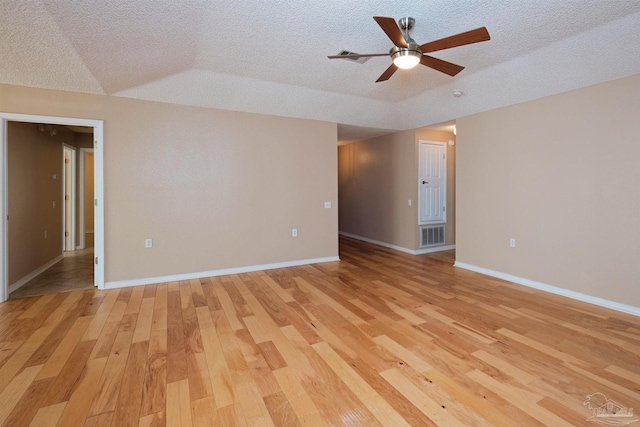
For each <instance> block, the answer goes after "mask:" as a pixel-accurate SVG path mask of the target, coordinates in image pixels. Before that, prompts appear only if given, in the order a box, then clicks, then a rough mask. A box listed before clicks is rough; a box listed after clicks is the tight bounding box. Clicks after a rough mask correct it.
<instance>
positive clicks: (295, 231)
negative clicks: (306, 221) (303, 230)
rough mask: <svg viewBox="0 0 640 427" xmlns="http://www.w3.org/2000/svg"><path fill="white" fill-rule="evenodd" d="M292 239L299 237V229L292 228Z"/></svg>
mask: <svg viewBox="0 0 640 427" xmlns="http://www.w3.org/2000/svg"><path fill="white" fill-rule="evenodd" d="M291 237H298V229H297V228H292V229H291Z"/></svg>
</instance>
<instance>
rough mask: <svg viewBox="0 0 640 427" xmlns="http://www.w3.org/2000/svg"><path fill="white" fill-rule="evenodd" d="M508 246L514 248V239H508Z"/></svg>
mask: <svg viewBox="0 0 640 427" xmlns="http://www.w3.org/2000/svg"><path fill="white" fill-rule="evenodd" d="M509 246H510V247H512V248H515V247H516V239H509Z"/></svg>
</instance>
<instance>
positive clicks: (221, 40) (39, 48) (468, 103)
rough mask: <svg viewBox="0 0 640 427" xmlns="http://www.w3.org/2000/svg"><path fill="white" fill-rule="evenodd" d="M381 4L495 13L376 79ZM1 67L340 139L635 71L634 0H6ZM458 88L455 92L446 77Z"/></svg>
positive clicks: (395, 10) (390, 12)
mask: <svg viewBox="0 0 640 427" xmlns="http://www.w3.org/2000/svg"><path fill="white" fill-rule="evenodd" d="M374 15H381V16H391V17H394V18H400V17H402V16H407V15H409V16H412V17H414V18H415V19H416V25H415V28H414V30H413V31H412V36H413V38H414V39H415V40H416V41H417V42H418V43H425V42H428V41H431V40H435V39H439V38H442V37H446V36H449V35H453V34H456V33H459V32H462V31H467V30H470V29H473V28H477V27H480V26H486V27H487V28H488V30H489V32H490V34H491V38H492V39H491V41H489V42H484V43H478V44H474V45H469V46H463V47H459V48H455V49H450V50H446V51H441V52H436V53H434V54H433V56H436V57H438V58H441V59H445V60H447V61H451V62H454V63H457V64H460V65H464V66H465V67H466V69H465V70H464V71H462V72H461V73H460V74H458V76H456V77H453V78H452V77H449V76H447V75H444V74H442V73H438V72H436V71H434V70H431V69H429V68H426V67H417V68H416V69H413V70H409V71H404V70H400V71H398V72H397V73H396V74H395V75H394V76H393V77H392V78H391V79H390V80H389V81H387V82H383V83H375V80H376V79H377V78H378V76H379V75H380V74H381V73H382V71H384V70H385V69H386V67H387V66H388V65H389V63H390V59H389V58H388V57H376V58H371V59H370V60H369V61H367V62H366V63H365V64H358V63H353V62H350V61H346V60H329V59H327V58H326V56H327V55H335V54H337V53H338V52H339V51H340V50H342V49H346V50H349V51H354V52H359V53H381V52H386V51H388V49H389V48H390V47H391V42H390V41H389V39H388V38H387V36H386V35H385V34H384V33H383V32H382V30H381V29H380V28H379V27H378V25H377V24H376V23H375V21H374V20H373V19H372V16H374ZM0 40H1V42H0V58H1V60H0V83H7V84H15V85H23V86H33V87H42V88H51V89H60V90H70V91H77V92H88V93H98V94H107V95H113V96H122V97H129V98H138V99H147V100H155V101H162V102H171V103H178V104H187V105H196V106H204V107H215V108H223V109H230V110H237V111H247V112H257V113H266V114H275V115H282V116H290V117H302V118H312V119H317V120H326V121H332V122H337V123H339V124H340V126H339V133H340V138H341V139H343V140H344V139H358V138H364V137H368V136H371V135H378V134H381V133H384V132H387V131H389V130H402V129H409V128H416V127H422V126H427V125H432V124H435V123H441V122H445V121H449V120H452V119H455V118H456V117H460V116H463V115H467V114H472V113H476V112H479V111H485V110H488V109H491V108H496V107H500V106H504V105H509V104H513V103H517V102H522V101H526V100H529V99H534V98H539V97H542V96H546V95H550V94H553V93H557V92H562V91H567V90H571V89H574V88H578V87H582V86H586V85H590V84H595V83H599V82H602V81H606V80H612V79H616V78H621V77H625V76H628V75H632V74H637V73H640V55H639V54H638V46H640V0H522V1H507V0H502V1H488V0H475V1H471V0H434V1H430V2H425V1H423V0H422V1H418V0H408V1H403V2H398V1H396V0H393V1H383V0H367V1H348V0H334V1H314V2H308V1H299V0H288V1H281V0H280V1H269V2H265V1H256V0H243V1H239V0H217V1H216V0H213V1H212V0H191V1H178V0H138V1H125V0H91V1H89V0H86V1H79V0H0ZM454 89H460V90H462V91H463V92H464V95H463V96H462V97H460V98H454V97H453V96H452V95H451V91H452V90H454Z"/></svg>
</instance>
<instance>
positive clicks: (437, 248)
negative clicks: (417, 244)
mask: <svg viewBox="0 0 640 427" xmlns="http://www.w3.org/2000/svg"><path fill="white" fill-rule="evenodd" d="M338 234H340V235H341V236H345V237H351V238H352V239H356V240H362V241H363V242H367V243H372V244H374V245H378V246H384V247H385V248H389V249H395V250H396V251H400V252H404V253H406V254H410V255H424V254H430V253H433V252H442V251H449V250H451V249H455V248H456V245H447V246H433V247H429V248H423V249H418V250H413V249H408V248H405V247H402V246H397V245H392V244H391V243H386V242H381V241H379V240H373V239H369V238H368V237H362V236H358V235H357V234H351V233H345V232H344V231H339V232H338Z"/></svg>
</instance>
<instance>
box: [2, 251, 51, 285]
mask: <svg viewBox="0 0 640 427" xmlns="http://www.w3.org/2000/svg"><path fill="white" fill-rule="evenodd" d="M63 258H64V256H63V255H62V254H61V255H58V256H57V257H55V258H54V259H52V260H51V261H49V262H48V263H46V264H44V265H42V266H40V267H38V268H37V269H35V270H33V271H32V272H31V273H29V274H27V275H26V276H24V277H23V278H22V279H18V280H16V281H15V282H13V283H12V284H11V285H9V288H8V291H9V293H11V292H13V291H15V290H16V289H19V288H20V287H22V285H24V284H25V283H27V282H29V281H30V280H31V279H33V278H34V277H36V276H38V275H39V274H42V273H44V272H45V271H47V270H48V269H50V268H51V267H53V266H54V265H56V264H57V263H59V262H60V261H62V259H63Z"/></svg>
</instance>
